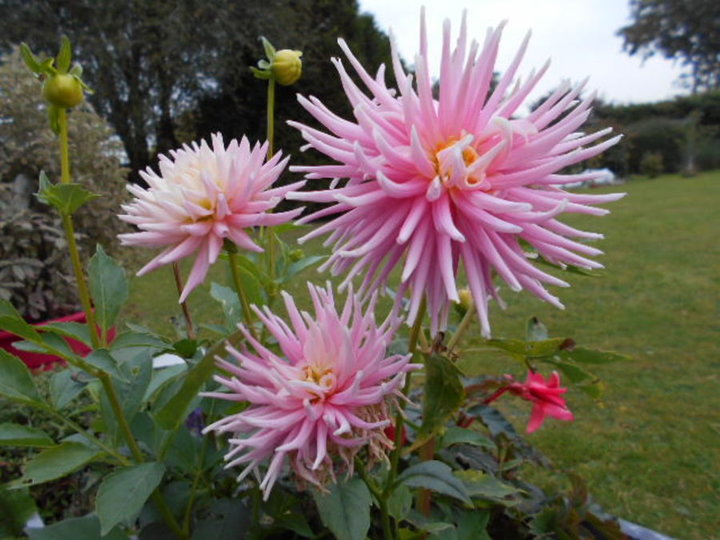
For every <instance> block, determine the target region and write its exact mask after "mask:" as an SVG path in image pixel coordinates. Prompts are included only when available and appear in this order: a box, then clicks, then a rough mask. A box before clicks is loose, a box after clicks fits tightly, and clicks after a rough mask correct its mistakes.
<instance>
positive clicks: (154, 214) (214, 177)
mask: <svg viewBox="0 0 720 540" xmlns="http://www.w3.org/2000/svg"><path fill="white" fill-rule="evenodd" d="M267 148H268V145H267V143H265V144H263V145H260V144H259V143H258V144H256V145H255V146H254V147H252V148H250V143H249V142H248V140H247V138H245V137H243V138H242V140H241V141H240V143H238V142H237V141H236V140H235V139H233V140H231V141H230V144H228V146H227V148H226V147H225V144H224V143H223V139H222V135H220V134H219V133H218V134H215V135H213V136H212V148H211V147H210V146H208V144H207V143H206V142H205V141H202V142H201V143H200V144H197V143H192V146H187V145H184V146H183V147H182V148H181V149H180V150H174V151H171V152H170V156H171V157H167V156H160V174H156V173H155V172H154V171H153V170H152V169H150V168H148V169H147V170H146V171H144V172H140V176H142V177H143V179H144V180H145V181H146V182H147V183H148V188H147V189H144V188H142V187H140V186H137V185H129V186H128V190H129V191H130V192H131V193H132V194H133V195H135V197H136V199H134V200H133V201H132V202H131V203H130V204H126V205H123V207H122V208H123V210H124V211H125V214H123V215H121V216H119V217H120V219H122V220H123V221H127V222H128V223H132V224H133V225H136V226H137V227H138V228H139V229H140V232H134V233H128V234H121V235H120V240H121V241H122V243H123V244H124V245H130V246H145V247H152V248H156V247H164V248H165V249H164V250H163V251H162V252H161V253H160V254H159V255H157V256H156V257H155V258H154V259H152V260H151V261H150V262H149V263H148V264H147V265H145V266H144V267H143V268H141V269H140V271H139V272H138V275H139V276H141V275H143V274H146V273H148V272H151V271H152V270H155V269H156V268H158V267H160V266H163V265H165V264H169V263H172V262H175V261H179V260H180V259H183V258H185V257H188V256H189V255H192V254H196V255H197V256H196V258H195V263H194V264H193V267H192V270H191V272H190V275H189V276H188V279H187V282H186V284H185V288H184V289H183V291H182V294H181V296H180V301H181V302H182V301H184V300H185V298H187V296H188V294H190V292H191V291H192V290H193V289H194V288H195V287H197V286H198V285H199V284H200V283H202V282H203V280H204V279H205V276H206V275H207V272H208V268H209V267H210V265H211V264H213V263H214V262H215V261H216V260H217V258H218V255H219V253H220V250H221V249H222V247H223V243H224V241H225V240H226V239H227V240H229V241H231V242H233V243H234V244H235V245H237V246H238V247H240V248H242V249H247V250H251V251H262V249H261V248H260V247H259V246H258V245H256V244H255V243H254V242H253V241H252V239H251V238H250V235H249V234H248V232H247V231H246V229H248V228H251V227H255V226H260V225H277V224H280V223H285V222H286V221H289V220H290V219H292V218H293V217H295V216H296V215H297V214H298V213H299V212H300V210H299V209H298V210H293V211H290V212H280V213H277V214H270V213H267V212H268V210H272V209H273V208H274V207H275V206H276V205H277V204H278V203H279V202H280V200H281V199H282V198H283V197H284V196H285V194H286V193H287V192H288V191H291V190H293V189H297V188H298V187H300V186H301V185H302V184H303V183H304V182H298V183H295V184H290V185H286V186H281V187H277V188H273V189H270V187H271V186H272V184H273V183H274V182H275V181H276V180H277V178H278V176H280V173H281V172H282V171H283V169H284V168H285V165H286V164H287V161H288V159H287V158H286V159H284V160H282V161H281V160H280V154H279V153H278V154H275V155H274V156H273V157H272V158H271V159H270V160H268V161H267V162H266V163H263V161H264V159H265V156H266V155H267Z"/></svg>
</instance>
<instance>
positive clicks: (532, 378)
mask: <svg viewBox="0 0 720 540" xmlns="http://www.w3.org/2000/svg"><path fill="white" fill-rule="evenodd" d="M508 390H509V391H510V392H511V393H513V394H515V395H517V396H520V397H521V398H523V399H525V400H527V401H531V402H532V403H533V410H532V413H531V414H530V422H528V426H527V432H528V433H532V432H533V431H535V430H537V429H539V428H540V426H542V424H543V422H544V421H545V417H547V416H551V417H552V418H557V419H558V420H564V421H566V422H569V421H572V420H574V419H575V417H574V416H573V413H572V412H571V411H570V409H568V406H567V403H565V398H563V397H561V396H562V394H564V393H565V392H567V388H562V387H561V386H560V374H559V373H558V372H557V371H553V373H552V375H550V377H548V380H547V381H545V377H543V376H542V374H541V373H528V376H527V380H526V381H525V382H524V383H518V382H514V383H512V384H511V385H510V386H509V387H508Z"/></svg>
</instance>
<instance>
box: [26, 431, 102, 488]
mask: <svg viewBox="0 0 720 540" xmlns="http://www.w3.org/2000/svg"><path fill="white" fill-rule="evenodd" d="M101 455H102V452H99V451H98V450H97V449H96V448H91V447H89V446H86V445H84V444H81V443H78V442H64V443H62V444H60V445H59V446H54V447H52V448H49V449H47V450H43V451H42V452H40V453H39V454H38V455H37V456H35V457H34V458H33V459H32V460H30V461H29V462H28V464H27V465H26V466H25V474H24V475H23V476H22V478H20V479H19V480H18V481H17V482H16V483H14V484H15V485H19V486H34V485H36V484H42V483H44V482H49V481H50V480H55V479H57V478H62V477H63V476H67V475H68V474H71V473H74V472H75V471H77V470H78V469H80V468H81V467H83V466H84V465H86V464H88V463H90V462H91V461H93V460H95V459H97V458H98V457H100V456H101Z"/></svg>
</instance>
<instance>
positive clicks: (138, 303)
mask: <svg viewBox="0 0 720 540" xmlns="http://www.w3.org/2000/svg"><path fill="white" fill-rule="evenodd" d="M618 189H621V190H623V191H627V192H628V196H627V197H626V198H625V199H623V200H621V201H619V202H616V203H613V204H612V205H609V207H610V208H611V209H612V214H611V215H609V216H606V217H603V218H593V217H587V216H571V219H568V220H567V221H568V222H569V223H570V224H572V225H576V226H580V227H581V228H587V229H588V230H593V231H598V232H602V233H604V234H605V235H606V238H605V240H603V241H601V242H599V243H598V245H599V247H600V248H601V249H603V250H605V252H606V255H605V256H603V257H602V259H601V260H602V262H603V263H604V264H605V265H606V267H607V271H606V273H605V276H604V277H602V278H589V277H582V276H576V275H570V276H567V279H569V281H570V282H571V283H572V288H570V289H564V290H561V291H556V292H559V294H560V296H561V298H562V299H563V301H564V303H565V305H566V310H565V311H559V310H557V309H555V308H552V307H551V306H547V305H545V304H543V303H541V302H540V301H538V300H536V299H535V298H533V297H531V296H530V295H528V294H526V293H521V294H519V295H515V294H513V293H512V292H509V291H507V292H505V294H504V297H505V300H506V301H508V304H509V308H508V309H507V310H506V311H504V312H503V311H501V310H499V309H497V308H496V307H495V308H494V311H493V313H492V319H491V322H492V324H493V329H494V333H495V335H496V336H507V337H521V336H522V333H523V329H524V325H525V321H526V320H527V318H528V317H529V316H531V315H536V316H538V317H539V318H540V319H541V320H542V321H543V322H544V323H545V324H546V325H547V326H548V327H549V328H550V331H551V334H553V335H556V336H568V337H572V338H574V339H575V340H576V341H577V342H578V343H579V344H582V345H584V346H589V347H596V348H602V349H609V350H614V351H618V352H622V353H625V354H628V355H631V356H632V357H633V361H632V362H629V363H623V364H613V365H608V366H602V367H601V368H599V369H596V370H595V372H596V373H597V374H598V375H600V376H601V377H602V378H603V379H604V380H605V382H606V386H607V391H606V394H605V396H604V398H603V400H602V401H601V402H594V401H592V400H591V399H589V398H587V397H586V396H585V395H584V394H582V393H581V392H579V391H572V390H571V391H570V393H569V394H568V402H569V404H570V406H571V408H572V409H573V410H574V411H575V413H576V421H575V422H574V423H572V424H568V423H562V422H556V421H549V422H547V423H546V424H545V426H544V427H543V429H542V430H540V431H538V432H537V433H536V434H533V435H532V436H531V440H532V441H533V442H534V443H536V444H537V445H538V446H539V447H540V448H541V449H542V450H543V451H544V452H545V453H547V454H548V455H549V456H550V457H551V458H552V459H553V460H554V462H555V463H556V464H557V465H558V466H560V467H563V468H567V469H574V470H575V471H577V472H579V473H580V474H581V475H582V476H583V477H584V478H585V479H586V480H587V481H588V483H589V485H590V489H591V492H592V493H593V495H594V496H595V498H596V499H597V500H598V501H599V502H600V503H601V504H602V505H603V506H604V507H605V508H606V509H607V510H608V511H609V512H611V513H613V514H616V515H618V516H621V517H624V518H626V519H628V520H631V521H635V522H638V523H641V524H643V525H646V526H648V527H651V528H654V529H657V530H659V531H661V532H663V533H666V534H669V535H672V536H676V537H678V538H690V539H707V538H717V535H718V530H720V412H719V411H720V354H719V353H720V294H719V293H720V248H718V236H720V219H718V210H719V209H720V172H714V173H706V174H702V175H698V176H696V177H694V178H680V177H678V176H664V177H660V178H657V179H654V180H642V179H641V180H634V181H632V182H630V183H628V184H627V185H625V186H621V187H620V188H617V187H616V188H613V189H612V190H613V191H617V190H618ZM608 190H609V189H607V188H603V189H602V190H598V192H601V191H602V192H605V191H608ZM305 249H306V251H308V252H317V253H321V251H320V245H319V243H313V244H311V245H309V246H307V247H306V248H305ZM148 255H149V254H148ZM213 277H214V278H215V279H217V280H220V281H223V280H224V278H225V270H224V269H220V268H216V269H214V271H213ZM564 277H565V276H564ZM305 279H312V280H314V281H316V282H318V281H320V282H321V281H324V280H325V279H327V276H319V275H317V274H316V273H315V272H314V270H308V271H306V272H305V273H304V274H303V275H302V276H300V278H299V279H297V280H295V281H294V282H293V284H292V287H291V289H292V291H293V292H294V291H301V290H303V289H302V283H303V282H304V281H305ZM133 287H134V288H133V294H132V297H131V302H130V306H129V308H128V309H127V310H126V313H125V316H126V319H127V320H134V321H138V320H142V321H143V322H144V323H145V324H148V325H149V326H153V327H155V328H167V327H168V325H169V320H170V317H178V316H179V314H180V311H179V309H178V307H177V304H176V303H175V298H176V296H175V292H174V289H173V283H172V278H171V274H170V271H169V270H159V271H158V272H156V273H155V274H152V275H150V276H147V277H144V278H140V279H136V280H135V281H134V285H133ZM205 291H206V288H205V290H203V289H200V290H199V291H198V292H196V293H194V294H193V295H192V296H191V298H190V304H191V308H192V309H193V312H194V313H195V318H196V319H198V320H201V321H204V322H213V319H216V318H217V317H219V309H218V308H217V307H216V306H215V305H214V303H213V301H212V300H209V299H206V298H207V295H206V294H205ZM464 345H465V346H466V348H472V346H473V341H472V337H470V338H469V339H468V340H467V341H466V342H465V344H464ZM465 366H466V368H467V369H468V371H477V372H488V373H503V372H506V371H508V370H513V369H515V367H514V365H513V364H511V363H504V362H502V361H498V360H497V359H489V358H483V357H479V358H473V359H472V360H471V361H470V362H468V361H466V362H465ZM522 411H523V413H528V412H529V410H527V409H522ZM526 418H527V417H526V415H523V417H520V418H519V419H518V420H519V421H520V422H522V423H524V422H525V420H526ZM519 425H522V424H519Z"/></svg>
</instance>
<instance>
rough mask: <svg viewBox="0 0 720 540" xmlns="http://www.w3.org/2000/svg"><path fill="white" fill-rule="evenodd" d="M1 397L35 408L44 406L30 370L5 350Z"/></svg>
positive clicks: (0, 376) (1, 358)
mask: <svg viewBox="0 0 720 540" xmlns="http://www.w3.org/2000/svg"><path fill="white" fill-rule="evenodd" d="M0 396H2V397H4V398H7V399H9V400H11V401H14V402H16V403H23V404H26V405H33V406H35V407H42V406H43V405H44V401H43V399H42V397H40V393H39V392H38V389H37V387H36V386H35V382H34V381H33V377H32V374H31V373H30V370H29V369H28V368H27V366H26V365H25V364H24V363H23V361H22V360H20V359H19V358H18V357H17V356H13V355H12V354H10V353H9V352H7V351H6V350H5V349H0Z"/></svg>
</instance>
